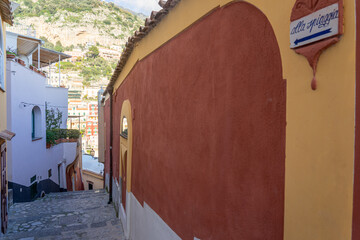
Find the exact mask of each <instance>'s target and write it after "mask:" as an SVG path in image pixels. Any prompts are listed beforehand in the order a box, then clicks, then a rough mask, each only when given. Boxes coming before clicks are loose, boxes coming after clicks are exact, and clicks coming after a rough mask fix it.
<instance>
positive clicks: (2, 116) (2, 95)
mask: <svg viewBox="0 0 360 240" xmlns="http://www.w3.org/2000/svg"><path fill="white" fill-rule="evenodd" d="M1 24H2V30H3V31H2V36H3V38H4V39H3V43H4V54H5V57H4V69H1V71H4V73H5V74H4V76H5V88H6V37H5V36H6V26H5V25H6V23H5V22H2V23H1ZM4 90H5V89H4ZM5 129H6V92H3V91H2V90H0V131H3V130H5Z"/></svg>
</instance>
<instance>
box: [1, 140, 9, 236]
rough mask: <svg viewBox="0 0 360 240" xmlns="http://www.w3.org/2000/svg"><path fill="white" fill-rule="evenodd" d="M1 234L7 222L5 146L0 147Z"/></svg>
mask: <svg viewBox="0 0 360 240" xmlns="http://www.w3.org/2000/svg"><path fill="white" fill-rule="evenodd" d="M0 155H1V232H2V233H5V232H6V229H7V222H8V212H7V210H8V209H7V191H6V184H7V180H6V144H5V143H4V144H2V145H1V154H0Z"/></svg>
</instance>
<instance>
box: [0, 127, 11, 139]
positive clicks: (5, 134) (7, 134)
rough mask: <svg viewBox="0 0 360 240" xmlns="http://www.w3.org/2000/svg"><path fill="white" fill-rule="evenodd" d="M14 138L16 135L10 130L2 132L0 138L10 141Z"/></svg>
mask: <svg viewBox="0 0 360 240" xmlns="http://www.w3.org/2000/svg"><path fill="white" fill-rule="evenodd" d="M13 137H15V133H13V132H10V131H8V130H4V131H1V132H0V138H2V139H4V140H7V141H10V140H11V139H12V138H13Z"/></svg>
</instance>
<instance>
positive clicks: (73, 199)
mask: <svg viewBox="0 0 360 240" xmlns="http://www.w3.org/2000/svg"><path fill="white" fill-rule="evenodd" d="M107 201H108V194H106V193H105V190H95V191H80V192H66V193H51V194H48V195H47V196H45V197H44V198H41V199H38V200H36V201H34V202H29V203H16V204H14V205H13V206H12V207H11V208H10V212H9V224H8V232H7V234H6V235H4V236H2V237H0V239H4V240H10V239H11V240H20V239H21V240H35V239H41V240H43V239H49V240H50V239H54V240H55V239H56V240H57V239H69V240H70V239H71V240H72V239H102V240H115V239H116V240H124V239H125V237H124V233H123V228H122V225H121V222H120V221H119V219H117V218H116V215H115V210H114V208H113V205H112V204H107Z"/></svg>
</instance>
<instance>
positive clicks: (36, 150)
mask: <svg viewBox="0 0 360 240" xmlns="http://www.w3.org/2000/svg"><path fill="white" fill-rule="evenodd" d="M6 74H7V79H8V83H9V84H8V85H7V100H8V101H7V107H8V114H7V120H8V129H9V130H10V131H12V132H14V133H16V136H15V137H14V138H13V139H12V141H10V142H8V179H9V181H11V182H14V183H17V184H21V185H24V186H30V185H31V182H30V178H31V177H32V176H34V175H35V174H36V175H37V180H38V181H41V180H45V179H48V178H49V177H48V170H49V169H51V170H52V176H51V177H50V179H51V180H52V181H53V182H55V183H56V184H59V179H58V165H59V164H61V173H60V174H61V177H60V178H61V179H62V181H61V183H60V187H63V188H66V178H65V169H66V166H67V165H69V164H70V163H71V162H73V161H74V160H75V156H76V146H77V143H63V144H59V145H56V146H54V147H52V148H50V149H46V119H45V101H46V102H49V105H50V106H58V107H59V110H60V111H62V112H63V123H62V126H61V127H62V128H66V120H67V104H68V90H67V89H64V88H52V87H46V78H45V77H43V76H41V75H40V74H38V73H35V72H34V71H32V70H30V69H28V68H26V67H23V66H21V65H20V64H18V63H16V62H11V61H8V62H7V71H6ZM34 106H38V107H39V108H40V110H41V121H40V126H41V131H40V132H41V135H40V137H42V138H41V139H39V140H37V141H33V139H32V136H31V131H32V118H31V111H32V109H33V107H34Z"/></svg>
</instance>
